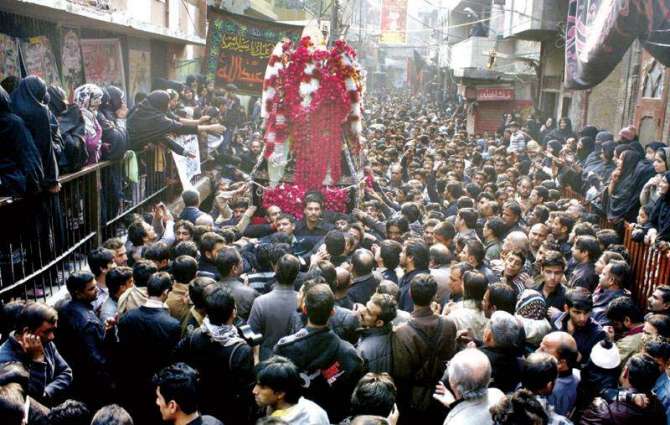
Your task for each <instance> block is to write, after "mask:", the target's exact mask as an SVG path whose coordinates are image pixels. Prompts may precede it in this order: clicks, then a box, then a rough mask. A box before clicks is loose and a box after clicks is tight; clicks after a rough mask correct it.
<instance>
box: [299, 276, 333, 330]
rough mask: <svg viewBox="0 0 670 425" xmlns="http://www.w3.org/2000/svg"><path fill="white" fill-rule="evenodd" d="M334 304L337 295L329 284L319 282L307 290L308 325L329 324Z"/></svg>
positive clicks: (321, 325)
mask: <svg viewBox="0 0 670 425" xmlns="http://www.w3.org/2000/svg"><path fill="white" fill-rule="evenodd" d="M334 306H335V296H334V295H333V291H332V290H331V289H330V286H328V285H327V284H322V283H319V284H316V285H314V286H312V287H311V288H309V289H308V290H307V291H305V313H306V314H307V320H308V325H311V326H317V327H323V326H327V324H328V319H329V318H330V316H331V315H332V314H333V311H334V310H333V308H334Z"/></svg>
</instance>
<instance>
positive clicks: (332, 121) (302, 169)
mask: <svg viewBox="0 0 670 425" xmlns="http://www.w3.org/2000/svg"><path fill="white" fill-rule="evenodd" d="M364 80H365V76H364V72H363V70H362V69H361V68H360V66H359V65H358V64H357V63H356V52H355V51H354V50H353V49H352V48H351V47H350V46H349V45H347V43H346V42H344V41H341V40H340V41H337V42H336V43H335V45H334V46H333V48H332V49H331V50H326V49H323V48H317V47H315V46H314V45H313V43H312V42H311V40H310V38H309V37H304V38H302V39H301V40H300V41H299V43H298V44H297V46H295V48H293V45H292V43H291V42H290V41H289V42H284V43H279V44H277V46H275V48H274V50H273V52H272V55H271V57H270V60H269V62H268V68H267V69H266V72H265V81H264V84H263V97H262V106H263V110H262V112H261V115H262V117H263V118H264V119H265V121H264V123H265V142H266V149H265V156H266V158H268V159H269V161H268V164H269V166H272V167H275V171H276V167H280V175H283V167H284V166H285V165H286V155H285V154H286V152H287V150H286V149H287V148H286V147H282V149H278V150H277V151H275V147H278V146H279V145H282V146H283V145H287V144H288V141H289V140H290V142H291V151H292V153H293V156H294V157H295V160H296V166H295V176H294V180H295V183H296V184H297V185H299V186H302V187H304V188H308V189H315V188H319V187H321V186H323V185H329V184H336V183H337V182H338V181H339V179H340V177H341V174H342V169H341V160H340V157H341V152H342V143H343V139H344V138H346V139H347V140H348V142H349V146H350V148H351V150H352V151H353V152H354V153H358V152H359V151H360V139H361V129H362V127H361V111H362V106H361V97H362V94H363V92H364V86H365V84H364Z"/></svg>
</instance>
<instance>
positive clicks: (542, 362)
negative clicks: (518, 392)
mask: <svg viewBox="0 0 670 425" xmlns="http://www.w3.org/2000/svg"><path fill="white" fill-rule="evenodd" d="M557 377H558V361H557V360H556V358H555V357H553V356H551V355H550V354H547V353H532V354H530V355H529V356H528V357H527V358H526V360H525V361H524V367H523V374H522V375H521V385H522V386H523V388H526V389H527V390H529V391H532V392H533V393H534V394H536V395H540V396H546V395H549V394H551V392H552V390H553V389H554V383H555V382H556V378H557Z"/></svg>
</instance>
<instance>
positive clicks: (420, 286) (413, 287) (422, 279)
mask: <svg viewBox="0 0 670 425" xmlns="http://www.w3.org/2000/svg"><path fill="white" fill-rule="evenodd" d="M409 291H410V296H411V297H412V301H413V302H414V304H415V305H416V306H419V307H427V306H429V305H430V303H431V302H432V301H433V299H434V298H435V294H436V293H437V283H436V282H435V279H434V278H433V277H432V276H431V275H430V274H426V273H421V274H418V275H416V276H414V278H413V279H412V281H411V282H410V289H409Z"/></svg>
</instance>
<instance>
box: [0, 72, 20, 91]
mask: <svg viewBox="0 0 670 425" xmlns="http://www.w3.org/2000/svg"><path fill="white" fill-rule="evenodd" d="M20 82H21V79H20V78H19V77H17V76H16V75H10V76H9V77H7V78H5V79H4V80H2V82H0V86H2V88H3V89H5V91H6V92H7V94H9V95H10V96H11V95H12V92H13V91H14V89H15V88H17V87H18V86H19V83H20Z"/></svg>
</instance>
